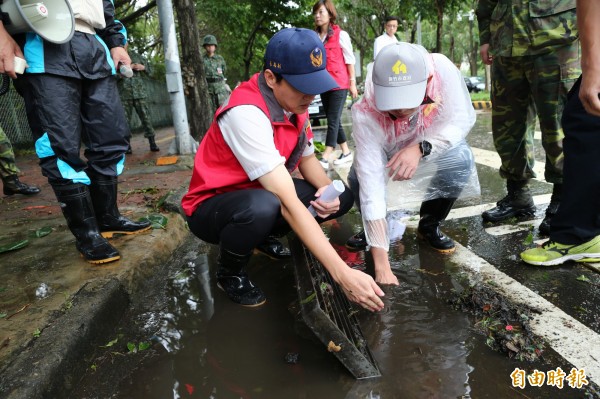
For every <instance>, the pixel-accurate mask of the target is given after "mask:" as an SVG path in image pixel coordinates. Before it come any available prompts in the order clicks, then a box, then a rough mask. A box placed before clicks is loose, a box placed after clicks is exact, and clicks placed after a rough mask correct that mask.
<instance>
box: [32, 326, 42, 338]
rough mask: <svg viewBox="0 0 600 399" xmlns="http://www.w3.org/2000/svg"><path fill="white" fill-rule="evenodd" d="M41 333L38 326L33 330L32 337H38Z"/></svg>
mask: <svg viewBox="0 0 600 399" xmlns="http://www.w3.org/2000/svg"><path fill="white" fill-rule="evenodd" d="M41 333H42V332H41V331H40V329H39V328H36V329H35V330H34V331H33V337H34V338H39V336H40V334H41Z"/></svg>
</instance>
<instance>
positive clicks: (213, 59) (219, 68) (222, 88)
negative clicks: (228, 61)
mask: <svg viewBox="0 0 600 399" xmlns="http://www.w3.org/2000/svg"><path fill="white" fill-rule="evenodd" d="M202 46H203V47H204V50H206V54H204V55H203V56H202V59H203V61H204V74H205V75H206V83H208V94H209V95H210V101H211V103H212V114H213V115H214V113H215V111H216V110H217V108H219V107H220V106H221V104H223V103H224V102H225V100H227V97H229V94H230V93H231V90H230V89H229V87H228V86H227V85H226V84H225V72H226V71H227V66H226V65H225V60H224V59H223V57H221V56H220V55H219V54H216V51H217V38H216V37H214V36H213V35H206V36H204V40H203V43H202Z"/></svg>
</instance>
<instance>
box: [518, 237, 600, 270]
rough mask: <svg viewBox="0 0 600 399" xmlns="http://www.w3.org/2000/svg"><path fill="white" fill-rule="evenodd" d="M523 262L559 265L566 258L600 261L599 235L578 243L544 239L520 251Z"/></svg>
mask: <svg viewBox="0 0 600 399" xmlns="http://www.w3.org/2000/svg"><path fill="white" fill-rule="evenodd" d="M521 259H523V261H524V262H525V263H529V264H530V265H538V266H554V265H560V264H561V263H564V262H566V261H568V260H574V261H575V262H587V263H593V262H600V235H599V236H596V237H594V238H592V239H591V240H589V241H588V242H584V243H583V244H579V245H565V244H559V243H557V242H554V241H546V242H545V243H544V244H543V245H542V246H541V247H538V248H532V249H528V250H527V251H523V252H521Z"/></svg>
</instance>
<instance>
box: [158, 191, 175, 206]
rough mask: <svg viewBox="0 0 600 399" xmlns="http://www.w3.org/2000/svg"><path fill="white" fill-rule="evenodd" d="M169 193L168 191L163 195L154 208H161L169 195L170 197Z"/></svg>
mask: <svg viewBox="0 0 600 399" xmlns="http://www.w3.org/2000/svg"><path fill="white" fill-rule="evenodd" d="M171 193H172V192H171V191H169V192H168V193H166V194H165V195H163V196H162V197H160V198H159V199H158V202H157V203H156V208H160V207H161V206H163V205H164V203H165V201H166V200H167V198H169V195H171Z"/></svg>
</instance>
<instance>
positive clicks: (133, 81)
mask: <svg viewBox="0 0 600 399" xmlns="http://www.w3.org/2000/svg"><path fill="white" fill-rule="evenodd" d="M129 57H130V58H131V70H132V71H133V76H132V77H130V78H124V77H121V78H120V79H119V93H120V94H121V100H122V101H123V106H124V107H125V112H126V113H127V120H128V121H129V123H131V117H132V116H133V111H134V110H135V112H137V114H138V117H139V118H140V121H141V122H142V127H143V129H144V137H145V138H147V139H148V142H149V143H150V151H160V148H158V146H157V145H156V142H155V141H154V128H153V127H152V122H151V121H150V112H149V111H148V103H147V102H146V98H147V97H148V96H147V95H146V88H145V87H144V79H143V78H142V75H144V74H146V73H150V68H149V66H148V62H147V61H146V59H145V58H144V57H142V56H141V55H139V54H138V53H136V52H133V51H131V52H129ZM127 153H128V154H131V145H129V149H128V150H127Z"/></svg>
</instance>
